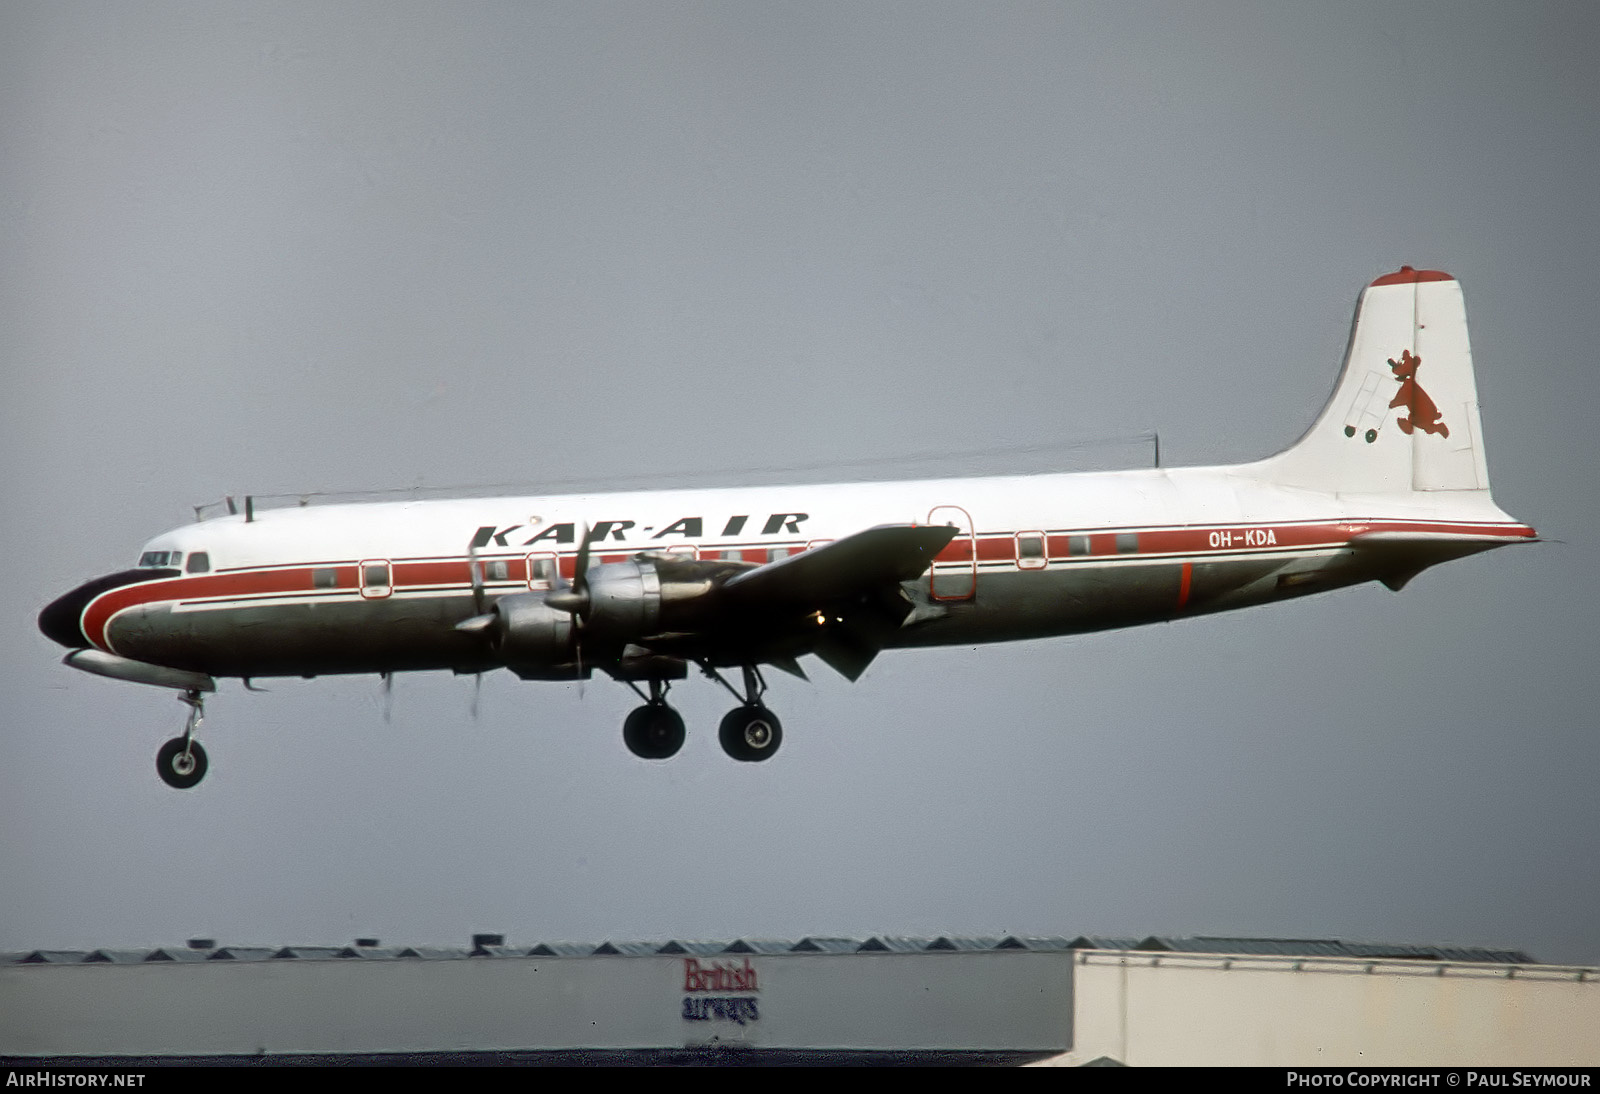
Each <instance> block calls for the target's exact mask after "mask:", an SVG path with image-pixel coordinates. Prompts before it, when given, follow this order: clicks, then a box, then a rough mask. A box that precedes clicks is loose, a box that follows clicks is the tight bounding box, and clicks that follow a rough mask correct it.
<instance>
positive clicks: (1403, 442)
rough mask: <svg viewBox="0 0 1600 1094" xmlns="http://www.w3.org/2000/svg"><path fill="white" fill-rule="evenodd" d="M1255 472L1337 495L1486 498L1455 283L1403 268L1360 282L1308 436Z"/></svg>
mask: <svg viewBox="0 0 1600 1094" xmlns="http://www.w3.org/2000/svg"><path fill="white" fill-rule="evenodd" d="M1252 470H1253V471H1254V472H1255V473H1257V474H1259V475H1260V476H1261V477H1262V478H1264V479H1266V480H1268V481H1270V482H1273V483H1277V484H1280V485H1285V486H1298V487H1304V488H1306V489H1311V490H1321V491H1329V492H1336V493H1359V494H1412V493H1418V492H1424V491H1445V490H1449V491H1461V490H1466V491H1481V492H1482V493H1483V495H1485V496H1487V494H1488V491H1489V470H1488V465H1487V463H1486V462H1485V460H1484V454H1483V427H1482V425H1481V423H1480V420H1479V417H1478V389H1477V383H1476V382H1475V381H1474V379H1473V375H1472V350H1471V348H1470V346H1469V345H1468V342H1467V312H1466V305H1465V304H1464V303H1463V301H1462V296H1461V285H1460V283H1459V282H1457V281H1456V279H1455V278H1453V277H1451V276H1450V275H1449V274H1447V273H1443V272H1441V271H1439V270H1413V269H1412V268H1411V267H1410V266H1402V267H1401V268H1400V269H1399V271H1398V272H1396V273H1392V274H1386V275H1384V276H1383V277H1380V278H1378V279H1377V280H1376V281H1374V282H1373V283H1372V284H1371V285H1369V286H1367V288H1366V290H1365V291H1363V292H1362V294H1361V299H1360V301H1359V302H1358V303H1357V304H1356V315H1355V322H1354V325H1353V326H1352V327H1351V331H1350V347H1349V349H1348V350H1347V351H1346V354H1345V362H1344V371H1343V372H1342V373H1341V374H1340V376H1339V383H1338V386H1337V387H1336V388H1335V389H1334V393H1333V398H1332V399H1331V400H1330V401H1329V402H1328V405H1327V406H1326V407H1324V408H1323V411H1322V415H1321V416H1320V417H1319V418H1318V419H1317V423H1316V424H1315V425H1314V426H1312V427H1311V430H1310V431H1309V432H1308V433H1306V435H1305V436H1303V437H1301V438H1300V440H1299V441H1297V442H1295V444H1294V445H1292V446H1291V447H1290V448H1288V449H1287V450H1285V451H1284V452H1281V453H1279V454H1278V455H1276V456H1274V457H1272V458H1271V459H1268V460H1264V461H1262V462H1261V463H1259V464H1256V465H1254V467H1253V468H1252Z"/></svg>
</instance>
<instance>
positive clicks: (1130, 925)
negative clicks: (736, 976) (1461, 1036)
mask: <svg viewBox="0 0 1600 1094" xmlns="http://www.w3.org/2000/svg"><path fill="white" fill-rule="evenodd" d="M1597 32H1600V14H1597V12H1596V10H1595V8H1594V7H1593V6H1592V5H1588V4H1518V5H1495V4H1487V5H1467V4H1461V3H1448V4H1437V5H1429V4H1404V5H1395V4H1389V3H1375V4H1341V5H1315V6H1313V5H1303V6H1291V5H1278V4H1261V5H1250V4H1222V5H1210V6H1203V5H1189V4H1174V5H1154V6H1152V5H1126V4H1108V5H1103V6H1098V5H1077V4H984V5H938V4H887V5H886V4H855V3H851V4H658V3H637V4H589V3H581V4H533V3H507V4H396V3H381V4H377V3H374V4H341V5H323V4H310V3H307V4H217V3H195V4H135V5H129V4H111V3H105V4H89V3H21V2H12V3H9V4H7V5H5V6H4V7H3V8H0V255H3V256H4V262H3V264H0V361H3V362H4V371H3V373H0V385H3V386H0V445H3V447H0V460H3V466H4V467H5V469H6V472H5V474H4V475H3V476H0V513H3V514H4V519H3V521H0V548H3V550H4V552H5V558H6V559H7V560H8V562H9V565H10V572H11V573H12V574H13V575H14V580H12V581H10V582H7V583H6V584H5V586H4V588H3V590H0V606H3V609H4V610H3V611H0V619H3V620H6V621H8V622H7V625H6V626H4V627H0V664H4V665H6V666H7V668H6V669H5V671H4V672H3V673H0V688H3V690H0V710H3V711H4V721H5V723H6V732H5V733H4V734H0V879H3V880H0V949H6V950H17V949H31V948H35V947H93V946H101V945H109V946H115V945H126V946H135V945H144V944H152V945H153V944H158V943H170V942H174V941H181V940H182V939H183V938H186V937H189V936H191V935H197V934H198V935H207V936H212V937H217V938H220V939H224V940H228V941H233V942H240V943H246V942H260V943H288V942H301V943H307V944H316V943H326V942H340V941H344V940H347V939H349V938H352V937H355V936H356V935H377V936H380V937H382V938H384V939H386V940H390V941H394V942H397V943H399V942H419V943H452V942H459V941H462V940H464V939H465V937H466V936H467V934H468V933H469V932H471V931H474V930H498V931H503V932H505V933H506V934H508V935H509V936H511V938H512V940H514V941H526V942H532V941H536V940H539V939H560V938H569V939H587V940H599V939H602V938H607V937H610V938H624V937H626V938H665V937H726V936H734V935H747V936H758V935H766V936H784V937H797V936H800V935H804V934H847V935H866V934H870V933H878V932H887V933H899V934H937V933H945V932H965V933H994V934H1005V933H1048V934H1076V933H1080V932H1090V933H1093V932H1099V933H1113V934H1143V933H1171V934H1185V933H1202V934H1203V933H1209V934H1272V935H1287V936H1339V937H1346V938H1360V939H1382V940H1393V941H1441V942H1458V943H1467V944H1486V945H1505V946H1518V947H1521V948H1524V949H1527V950H1530V951H1532V952H1533V953H1534V954H1535V955H1537V956H1539V957H1540V958H1543V959H1545V960H1553V961H1585V962H1591V963H1592V962H1597V961H1600V914H1597V913H1596V911H1595V909H1596V908H1597V907H1600V880H1597V878H1600V871H1596V870H1595V868H1594V865H1595V851H1594V849H1595V846H1596V842H1597V837H1600V819H1597V811H1596V807H1595V804H1594V792H1593V787H1594V779H1595V772H1596V770H1597V767H1600V764H1597V761H1600V743H1597V738H1596V734H1595V732H1594V726H1595V717H1594V713H1593V712H1594V711H1595V709H1596V708H1597V699H1600V694H1597V692H1600V688H1597V684H1596V675H1597V674H1596V671H1595V651H1596V642H1595V637H1596V634H1595V622H1594V616H1593V610H1592V607H1591V604H1590V601H1591V600H1592V591H1593V588H1594V574H1595V572H1596V569H1597V565H1600V557H1597V553H1596V547H1595V542H1596V532H1597V531H1600V514H1597V505H1596V501H1595V490H1594V472H1595V470H1596V460H1595V457H1594V451H1595V443H1596V442H1595V436H1596V424H1595V421H1594V418H1595V411H1596V408H1597V407H1600V382H1597V379H1596V370H1595V368H1594V367H1593V360H1594V347H1595V346H1596V345H1597V344H1600V320H1597V309H1596V306H1595V279H1594V276H1593V274H1592V273H1591V272H1590V269H1589V267H1590V265H1591V264H1592V263H1593V262H1594V260H1595V256H1596V254H1597V243H1600V230H1597V223H1600V221H1597V216H1596V210H1595V205H1594V196H1593V190H1594V185H1593V180H1594V178H1595V174H1596V168H1597V166H1600V135H1597V134H1600V130H1597V129H1596V127H1595V125H1594V112H1595V107H1596V104H1597V103H1600V71H1597V70H1596V67H1595V65H1594V63H1593V57H1594V55H1595V47H1596V45H1597V44H1600V34H1597ZM1401 263H1409V264H1412V265H1416V266H1423V267H1434V268H1442V269H1446V270H1449V271H1450V272H1451V273H1453V274H1455V275H1456V276H1457V277H1459V278H1460V279H1461V280H1462V282H1463V284H1464V285H1465V288H1466V292H1467V300H1468V314H1469V320H1470V322H1471V326H1472V337H1473V349H1474V356H1475V359H1476V361H1477V364H1478V383H1479V391H1480V397H1481V400H1482V403H1483V416H1484V423H1485V432H1486V436H1487V444H1488V457H1489V465H1490V471H1491V474H1492V476H1493V482H1494V489H1495V496H1496V500H1497V501H1498V502H1499V503H1500V504H1501V505H1502V506H1503V507H1504V508H1505V509H1506V510H1507V511H1508V512H1510V513H1512V514H1513V515H1515V516H1516V517H1518V518H1520V519H1522V520H1524V521H1527V522H1528V523H1530V524H1533V525H1534V526H1535V527H1537V528H1539V529H1540V531H1541V532H1543V533H1544V534H1545V535H1546V536H1548V537H1550V538H1552V539H1555V540H1559V541H1562V542H1560V543H1554V544H1546V545H1541V546H1537V547H1532V548H1526V549H1511V550H1504V551H1499V552H1495V553H1492V554H1490V555H1488V556H1484V557H1480V558H1476V559H1471V560H1467V561H1464V562H1461V563H1456V564H1453V565H1450V566H1446V567H1443V568H1441V569H1439V570H1435V571H1432V572H1430V573H1428V574H1425V575H1424V576H1423V577H1421V578H1420V579H1418V580H1417V581H1416V582H1415V583H1414V584H1413V585H1412V586H1411V587H1409V588H1408V589H1406V590H1405V592H1404V593H1403V594H1401V595H1399V596H1395V595H1394V594H1391V593H1389V592H1388V591H1387V590H1384V589H1382V588H1380V587H1377V586H1371V587H1364V588H1360V589H1355V590H1349V591H1345V592H1341V593H1337V594H1333V595H1331V596H1323V597H1317V598H1312V599H1308V600H1304V601H1299V602H1297V603H1294V604H1290V605H1283V606H1278V607H1276V608H1266V609H1260V610H1257V611H1251V612H1246V613H1241V614H1238V615H1233V616H1223V617H1216V618H1210V619H1200V620H1192V621H1187V622H1184V623H1181V624H1175V625H1171V626H1163V627H1155V628H1145V629H1139V630H1132V631H1125V632H1120V633H1115V634H1108V635H1099V636H1090V637H1085V638H1079V639H1070V640H1056V641H1050V642H1038V643H1026V644H1021V645H1016V646H1011V647H987V648H984V649H979V650H967V649H955V650H944V651H930V652H906V653H890V654H888V655H885V656H884V657H883V658H882V659H880V661H879V662H878V663H877V664H875V665H874V666H873V668H872V670H871V671H870V672H869V673H868V674H867V676H866V677H865V678H864V679H863V680H862V681H861V682H860V683H858V684H856V685H849V684H847V683H845V682H844V681H842V680H840V679H838V678H836V677H832V676H831V675H830V674H828V673H827V671H826V670H825V669H822V668H820V666H819V667H818V669H817V671H816V672H815V673H814V676H815V678H816V682H815V683H814V684H812V685H807V684H802V683H800V682H799V681H792V680H789V679H787V678H785V679H781V680H779V681H778V682H777V684H776V687H775V696H774V702H773V705H774V707H775V709H777V710H778V711H779V713H780V714H781V715H782V716H783V718H784V722H785V727H786V731H787V732H786V741H785V745H784V750H783V752H782V754H781V755H780V756H779V757H778V758H777V759H776V760H774V761H773V762H772V763H770V764H764V765H758V766H746V765H735V764H734V763H733V762H731V761H729V760H727V759H726V758H725V757H724V756H723V755H722V754H721V752H720V751H719V750H718V749H717V746H716V742H715V734H714V732H713V730H714V728H715V724H716V719H717V718H718V717H719V716H720V714H721V713H722V711H723V709H724V708H725V707H726V706H727V705H728V704H727V702H726V696H725V695H723V694H721V693H720V692H719V691H718V690H716V689H714V686H713V685H710V684H708V683H705V682H697V681H690V682H688V683H687V684H685V685H682V686H680V687H679V688H678V689H677V690H676V691H674V693H673V697H674V699H675V700H679V699H681V702H680V704H679V705H680V709H681V710H682V711H683V713H684V715H685V718H686V721H687V722H688V724H689V727H690V740H689V744H688V745H687V746H686V748H685V749H684V751H683V752H682V753H681V754H680V755H679V756H678V757H677V758H676V759H675V760H674V761H672V762H670V763H668V764H664V765H657V764H646V763H641V762H638V761H636V760H634V759H633V758H632V757H631V756H629V755H628V754H627V753H626V752H625V751H624V748H623V745H622V742H621V734H620V729H619V726H620V722H621V718H622V716H623V714H624V713H625V711H626V710H627V709H629V707H630V706H632V705H634V703H635V702H636V700H634V699H633V696H632V694H631V693H630V692H628V691H627V690H626V689H624V688H622V687H621V686H620V685H616V684H613V683H610V682H607V681H603V680H596V681H594V682H592V683H590V684H589V685H588V686H587V688H585V689H583V690H582V692H581V694H580V689H579V688H578V687H576V686H575V685H571V686H569V685H558V684H521V683H518V682H516V681H515V680H513V679H511V678H510V677H509V676H508V675H506V674H503V673H502V674H497V675H495V676H491V677H489V678H486V679H485V681H484V683H483V690H482V699H481V715H480V717H479V718H478V719H477V720H473V719H472V718H471V716H470V713H469V705H470V702H471V696H472V683H471V681H470V680H455V679H451V678H449V677H447V676H446V675H442V674H441V675H420V676H411V677H402V678H400V679H399V680H398V681H397V683H396V686H395V689H394V696H393V716H392V719H391V720H390V721H388V722H386V721H385V719H384V717H383V711H382V702H381V692H380V688H379V685H378V683H377V681H376V680H374V679H370V678H351V679H338V678H323V679H320V680H316V681H299V680H295V681H282V682H270V683H268V684H267V685H266V686H268V687H270V688H271V689H272V692H271V694H268V695H250V694H247V693H245V692H243V691H242V690H241V689H240V688H239V687H238V686H237V684H231V683H230V684H225V685H224V686H223V690H222V692H221V694H220V695H219V696H218V697H217V698H216V699H215V700H213V701H212V703H211V704H210V707H209V711H208V714H209V717H208V720H207V723H206V726H205V727H204V730H203V734H202V739H203V740H204V741H205V743H206V745H207V747H208V749H209V750H210V753H211V760H212V771H211V773H210V775H209V776H208V777H207V779H206V782H205V783H204V784H202V786H201V787H200V788H199V789H198V790H197V791H195V792H192V793H176V792H174V791H171V790H168V789H167V788H166V787H165V786H163V785H162V784H161V783H160V782H158V780H157V778H156V775H155V771H154V761H153V756H154V752H155V749H156V747H157V746H158V745H159V744H160V742H161V741H163V740H165V739H166V738H168V737H170V736H172V735H173V733H174V732H175V731H177V730H178V729H179V728H180V726H181V722H182V709H181V708H180V707H179V705H178V704H177V703H174V702H173V701H172V699H171V698H170V697H169V696H168V694H167V693H165V692H162V691H158V690H155V689H142V688H138V687H135V686H133V685H120V684H114V683H112V682H109V681H102V680H98V679H93V678H90V677H87V676H84V675H82V674H79V673H75V672H72V671H71V670H69V669H67V668H65V667H63V666H61V665H60V664H59V654H60V652H61V651H59V650H58V649H56V648H55V647H54V646H52V645H51V644H50V643H49V642H48V641H47V640H46V639H45V638H44V637H43V636H41V635H40V634H39V633H38V631H37V629H36V628H35V626H34V622H33V620H34V616H35V614H36V613H37V611H38V609H39V608H40V607H41V606H42V605H43V604H44V603H46V602H47V601H48V600H50V599H51V598H53V597H54V596H56V595H58V594H59V593H61V592H63V591H65V590H66V589H67V588H69V587H71V586H72V585H74V584H76V583H78V582H80V581H83V580H85V579H87V578H88V577H91V576H94V575H96V574H99V573H102V572H106V571H108V570H112V569H118V568H121V567H123V566H125V565H128V564H130V563H131V562H132V561H133V559H134V557H135V552H136V551H137V549H138V547H139V545H140V544H141V543H142V542H143V541H144V540H146V539H148V538H149V537H151V536H153V535H155V534H156V533H158V532H160V531H162V530H164V529H166V528H169V527H172V526H175V525H177V524H181V523H183V522H184V521H185V520H187V519H188V517H189V514H190V510H189V508H188V507H189V506H190V505H191V504H194V503H198V502H203V501H210V500H214V499H216V498H218V497H220V496H221V495H223V494H224V493H236V494H242V493H246V492H255V493H270V492H274V491H280V490H310V489H364V488H377V487H389V486H410V485H425V486H439V485H449V484H458V483H483V482H523V483H526V484H527V485H528V487H529V488H530V489H531V490H537V489H538V488H539V484H540V483H542V482H548V481H555V480H560V481H562V482H568V481H571V480H581V481H585V482H589V483H593V484H597V485H601V486H603V485H605V484H608V483H621V482H624V481H627V482H635V481H638V480H639V479H640V478H641V477H656V478H660V477H662V476H670V475H673V474H682V475H683V476H684V477H685V478H686V479H689V480H691V481H692V482H694V483H695V484H697V485H698V484H706V483H728V484H733V483H738V482H741V481H746V480H747V479H750V478H752V477H754V478H760V479H764V480H766V481H771V480H772V479H773V478H783V477H785V476H784V469H786V468H794V467H800V466H814V465H818V464H825V463H830V462H838V463H846V462H848V463H849V464H850V472H849V473H850V474H855V473H856V471H857V470H858V468H859V466H860V465H861V464H863V463H865V464H867V465H868V466H871V465H872V464H873V463H874V462H875V461H878V462H879V464H880V466H887V465H885V464H882V461H886V460H889V459H892V458H895V457H898V456H900V455H902V454H904V453H907V452H914V453H936V452H940V451H945V452H948V451H967V450H971V449H991V450H999V449H1004V448H1006V447H1008V446H1015V445H1023V444H1035V443H1045V442H1056V441H1060V442H1071V441H1073V440H1075V439H1078V438H1084V437H1095V438H1098V437H1105V436H1107V435H1128V434H1136V433H1138V432H1140V431H1143V430H1148V429H1159V430H1160V433H1161V437H1162V444H1163V452H1164V457H1165V461H1166V462H1168V463H1171V464H1178V463H1189V464H1200V463H1214V462H1230V461H1235V460H1241V459H1248V458H1253V457H1256V456H1261V455H1265V454H1267V453H1269V452H1271V451H1274V450H1276V449H1277V448H1279V447H1281V446H1283V445H1284V444H1286V443H1287V442H1289V441H1290V440H1292V439H1293V438H1294V437H1296V436H1297V435H1298V434H1299V433H1300V432H1301V431H1302V430H1303V429H1304V428H1305V426H1306V425H1307V424H1309V422H1310V419H1311V417H1312V415H1313V414H1314V413H1315V411H1316V410H1317V409H1318V407H1319V406H1320V405H1321V403H1322V401H1323V399H1324V397H1325V396H1326V394H1327V392H1328V390H1329V388H1330V386H1331V384H1332V382H1333V378H1334V372H1335V369H1336V368H1337V365H1338V359H1339V355H1340V353H1341V351H1342V350H1343V347H1344V340H1345V335H1346V332H1347V330H1348V325H1349V321H1350V312H1351V308H1352V306H1353V304H1354V301H1355V296H1356V293H1357V292H1358V290H1359V289H1360V287H1361V286H1362V285H1364V284H1366V283H1367V282H1368V281H1370V280H1371V279H1372V278H1373V277H1375V276H1376V275H1378V274H1380V273H1384V272H1387V271H1389V270H1392V269H1395V268H1397V267H1398V266H1399V265H1400V264H1401ZM1140 456H1141V454H1140V453H1138V452H1137V451H1136V452H1134V453H1132V454H1131V456H1130V457H1129V458H1131V459H1133V460H1137V459H1139V458H1140ZM1074 458H1076V456H1074ZM930 462H932V461H930ZM1041 462H1048V461H1047V460H1045V458H1044V457H1041V456H1039V455H1038V454H1036V453H1034V454H1029V455H1027V456H1025V457H1017V458H1014V459H1013V458H1009V457H1006V456H1004V455H1001V454H996V455H992V456H989V457H985V458H982V459H976V460H971V461H967V463H968V464H969V469H970V470H973V471H983V472H992V471H1000V470H1008V469H1010V468H1011V467H1012V466H1013V465H1016V464H1023V465H1026V466H1025V467H1024V469H1028V470H1034V469H1038V466H1039V465H1040V464H1041ZM936 470H937V471H938V472H940V473H943V472H944V471H946V470H948V468H947V467H943V466H940V467H938V468H937V469H936ZM893 471H894V473H895V474H904V473H905V468H904V467H903V466H901V465H894V467H893ZM804 477H806V478H813V479H827V478H829V477H830V476H829V475H828V473H826V472H815V471H813V472H807V473H806V474H805V475H804Z"/></svg>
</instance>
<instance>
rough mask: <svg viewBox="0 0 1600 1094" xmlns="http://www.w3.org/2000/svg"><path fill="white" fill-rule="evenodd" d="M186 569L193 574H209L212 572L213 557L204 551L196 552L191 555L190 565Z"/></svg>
mask: <svg viewBox="0 0 1600 1094" xmlns="http://www.w3.org/2000/svg"><path fill="white" fill-rule="evenodd" d="M184 569H185V570H187V571H188V572H189V573H191V574H208V573H210V572H211V556H210V555H209V554H207V553H206V552H204V551H195V552H193V553H191V554H190V555H189V565H188V566H186V567H184Z"/></svg>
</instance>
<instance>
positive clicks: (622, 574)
mask: <svg viewBox="0 0 1600 1094" xmlns="http://www.w3.org/2000/svg"><path fill="white" fill-rule="evenodd" d="M660 624H661V575H660V573H659V572H658V571H657V569H656V564H655V562H654V561H651V560H649V559H637V558H634V559H629V560H628V561H626V562H608V563H606V564H605V565H603V566H596V567H595V568H594V569H593V570H590V571H589V607H588V610H587V611H585V612H584V613H583V637H584V641H586V642H587V641H589V640H590V639H591V638H592V639H598V640H600V641H603V642H626V641H629V640H631V639H635V638H641V637H643V636H645V635H647V634H655V633H656V632H657V631H658V630H660V629H661V628H660Z"/></svg>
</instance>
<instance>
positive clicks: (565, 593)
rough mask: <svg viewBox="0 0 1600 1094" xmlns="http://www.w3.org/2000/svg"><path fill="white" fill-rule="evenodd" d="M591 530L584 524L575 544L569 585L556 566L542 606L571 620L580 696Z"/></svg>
mask: <svg viewBox="0 0 1600 1094" xmlns="http://www.w3.org/2000/svg"><path fill="white" fill-rule="evenodd" d="M595 530H596V529H595V528H591V527H589V524H588V522H585V523H584V526H583V539H582V540H581V541H580V542H579V543H578V557H577V559H576V560H574V562H573V565H572V584H571V585H570V586H569V585H567V584H566V583H565V582H564V581H563V579H562V577H561V567H560V565H559V564H558V565H557V566H556V573H555V578H554V580H553V581H552V582H551V589H550V592H549V593H547V594H545V598H544V602H545V603H546V604H548V605H549V606H550V607H552V608H554V609H555V610H556V611H558V612H566V613H567V614H569V615H571V616H572V659H573V661H574V662H576V663H577V666H578V691H579V694H580V695H581V694H582V693H583V624H584V620H585V619H586V618H587V617H588V615H589V608H590V606H591V605H592V604H593V601H592V600H591V599H590V597H589V553H590V550H591V548H593V547H594V533H595Z"/></svg>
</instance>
